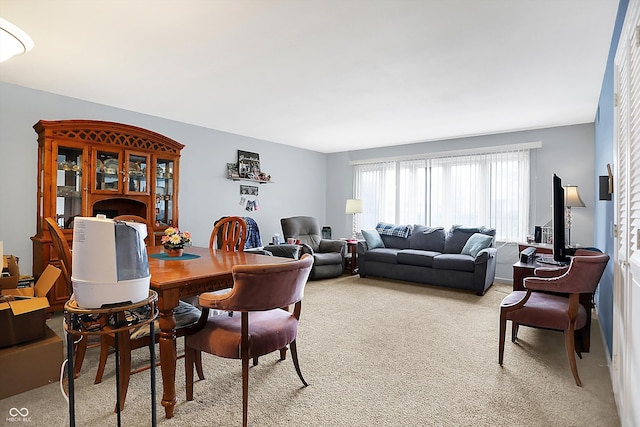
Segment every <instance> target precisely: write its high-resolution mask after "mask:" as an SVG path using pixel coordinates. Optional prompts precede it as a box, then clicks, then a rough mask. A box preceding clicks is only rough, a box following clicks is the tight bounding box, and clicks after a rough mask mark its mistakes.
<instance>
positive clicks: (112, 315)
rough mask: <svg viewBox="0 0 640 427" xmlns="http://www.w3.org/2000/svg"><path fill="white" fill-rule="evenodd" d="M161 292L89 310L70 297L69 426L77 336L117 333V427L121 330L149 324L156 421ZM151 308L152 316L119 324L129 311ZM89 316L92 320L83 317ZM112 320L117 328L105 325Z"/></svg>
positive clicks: (72, 423) (67, 323)
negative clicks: (157, 336) (158, 304)
mask: <svg viewBox="0 0 640 427" xmlns="http://www.w3.org/2000/svg"><path fill="white" fill-rule="evenodd" d="M157 301H158V294H157V293H156V292H155V291H152V290H150V291H149V297H147V298H146V299H144V300H142V301H140V302H137V303H135V304H129V303H126V304H119V305H113V306H109V307H103V308H96V309H88V308H81V307H78V305H77V303H76V301H75V300H69V301H67V303H66V304H65V305H64V310H65V324H64V328H65V331H66V332H67V360H68V362H67V378H68V381H69V425H70V426H71V427H75V425H76V414H75V390H74V378H73V377H74V369H73V348H74V337H82V338H83V339H87V336H88V335H104V334H114V339H115V350H116V353H115V358H116V413H117V415H118V427H120V426H121V422H122V419H121V408H120V345H119V342H118V335H119V334H120V333H121V332H124V331H127V332H128V331H129V330H130V329H132V328H137V327H139V326H144V325H147V324H148V325H149V336H150V337H152V338H151V340H150V342H149V357H150V362H151V425H152V426H153V427H155V426H156V424H157V416H156V370H155V367H156V353H155V340H154V339H153V337H154V335H155V329H154V326H155V325H154V320H155V318H156V317H157V315H158V310H157V307H156V302H157ZM145 306H148V307H149V315H148V316H147V317H145V318H142V319H139V320H138V321H136V322H126V323H125V324H124V325H122V324H118V318H119V317H121V316H120V315H122V314H124V312H126V311H132V310H135V309H137V308H141V307H145ZM83 316H86V318H88V319H93V321H88V322H87V321H85V320H83V319H84V318H85V317H83ZM110 320H112V321H113V323H114V324H115V325H116V326H115V327H108V328H107V327H106V326H107V325H109V323H110Z"/></svg>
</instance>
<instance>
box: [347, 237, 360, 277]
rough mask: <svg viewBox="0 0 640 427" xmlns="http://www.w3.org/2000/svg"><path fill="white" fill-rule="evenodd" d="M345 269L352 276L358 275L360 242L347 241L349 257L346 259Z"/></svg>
mask: <svg viewBox="0 0 640 427" xmlns="http://www.w3.org/2000/svg"><path fill="white" fill-rule="evenodd" d="M344 269H345V271H348V272H349V273H350V274H356V273H358V241H357V240H347V256H346V257H345V259H344Z"/></svg>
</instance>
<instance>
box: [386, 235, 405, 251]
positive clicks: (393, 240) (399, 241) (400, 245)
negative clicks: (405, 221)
mask: <svg viewBox="0 0 640 427" xmlns="http://www.w3.org/2000/svg"><path fill="white" fill-rule="evenodd" d="M380 237H381V238H382V241H383V242H384V247H385V248H395V249H409V239H405V238H404V237H398V236H387V235H386V234H382V235H380Z"/></svg>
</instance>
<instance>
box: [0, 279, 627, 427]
mask: <svg viewBox="0 0 640 427" xmlns="http://www.w3.org/2000/svg"><path fill="white" fill-rule="evenodd" d="M508 292H510V286H509V285H505V284H494V285H493V286H492V287H491V288H489V290H488V291H487V293H486V295H484V296H482V297H478V296H476V295H475V294H472V293H468V292H461V291H456V290H451V289H446V288H438V287H430V286H422V285H414V284H409V283H404V282H395V281H388V280H380V279H374V278H366V279H362V278H359V277H358V276H342V277H339V278H337V279H333V280H323V281H316V282H309V283H308V285H307V287H306V292H305V298H304V302H303V307H302V316H301V323H300V330H299V334H298V353H299V357H300V365H301V370H302V373H303V375H304V377H305V379H306V380H307V381H308V382H309V384H310V386H309V387H306V388H304V387H302V384H301V382H300V380H299V379H298V377H297V375H296V372H295V369H294V367H293V362H292V361H291V357H290V356H289V357H287V360H286V361H284V362H280V361H278V354H277V353H273V354H270V355H267V356H264V357H262V358H260V363H259V365H258V366H256V367H251V369H250V373H249V425H253V426H285V425H299V426H549V425H561V426H567V427H568V426H583V425H597V426H605V427H606V426H619V425H620V421H619V419H618V415H617V410H616V406H615V402H614V396H613V392H612V388H611V382H610V377H609V371H608V367H607V360H606V357H605V352H604V349H603V344H602V340H601V336H600V334H599V325H598V322H597V319H596V320H595V322H594V324H593V325H592V336H591V352H590V353H585V354H584V355H583V359H582V360H578V370H579V373H580V376H581V379H582V382H583V384H584V386H583V387H577V386H576V385H575V382H574V380H573V377H572V375H571V372H570V369H569V365H568V362H567V360H566V355H565V351H564V340H563V336H562V333H560V332H553V331H545V330H538V329H533V328H526V327H522V328H520V332H519V342H518V343H516V344H513V343H511V342H510V341H509V338H508V337H507V342H506V349H505V360H504V366H503V367H500V366H499V365H498V362H497V360H498V312H499V308H498V307H499V304H500V301H501V300H502V298H503V297H504V296H505V295H506V294H507V293H508ZM48 323H49V325H50V326H51V327H52V329H54V330H56V331H57V332H58V333H59V334H61V330H62V325H61V316H60V315H57V316H55V317H53V318H52V319H51V320H49V321H48ZM182 346H183V340H182V339H179V340H178V348H179V352H181V348H182ZM156 348H157V347H156ZM98 350H99V349H98V348H93V349H89V351H88V353H87V356H86V359H85V362H84V365H83V368H82V373H81V376H80V378H78V379H77V380H76V382H75V385H76V425H78V426H113V425H116V415H115V414H114V413H113V408H114V405H115V377H114V371H115V367H114V365H115V364H114V361H113V356H110V358H109V362H108V364H107V369H106V371H105V375H104V379H103V382H102V383H101V384H98V385H94V384H93V379H94V376H95V372H96V366H97V361H98V353H99V351H98ZM43 356H44V355H43ZM148 357H149V354H148V351H146V350H144V349H140V350H136V351H135V352H134V365H136V364H137V365H142V364H144V362H145V361H146V360H148ZM203 363H204V371H205V376H206V379H205V380H203V381H196V383H195V385H194V400H193V401H192V402H187V401H186V400H185V393H184V390H185V387H184V384H185V379H184V360H182V359H181V360H179V361H178V364H177V374H176V389H177V394H178V404H177V405H176V408H175V417H174V418H172V419H165V418H164V408H163V407H162V406H161V405H160V400H161V398H162V379H161V376H160V370H159V369H158V370H157V373H158V374H157V408H158V425H160V426H195V425H200V426H238V425H241V424H242V397H241V396H242V395H241V367H240V361H238V360H226V359H221V358H217V357H214V356H211V355H206V354H203ZM0 368H1V367H0ZM149 380H150V377H149V371H146V372H143V373H139V374H136V375H134V376H132V378H131V383H130V386H129V392H128V395H127V401H126V406H125V408H124V410H123V412H122V425H124V426H146V425H150V424H151V409H150V394H149V391H150V385H149V382H150V381H149ZM12 407H18V408H22V407H26V408H28V409H29V412H30V421H29V425H31V426H40V425H42V426H45V425H46V426H64V425H69V424H68V423H69V421H68V415H67V413H68V412H67V406H66V402H65V400H64V398H63V396H62V395H61V393H60V390H59V386H58V384H50V385H47V386H44V387H40V388H38V389H35V390H32V391H29V392H26V393H22V394H19V395H16V396H12V397H9V398H7V399H4V400H1V401H0V425H4V424H3V423H5V424H7V425H16V424H15V422H13V423H12V422H10V421H6V419H5V418H6V417H7V414H8V412H9V410H10V408H12Z"/></svg>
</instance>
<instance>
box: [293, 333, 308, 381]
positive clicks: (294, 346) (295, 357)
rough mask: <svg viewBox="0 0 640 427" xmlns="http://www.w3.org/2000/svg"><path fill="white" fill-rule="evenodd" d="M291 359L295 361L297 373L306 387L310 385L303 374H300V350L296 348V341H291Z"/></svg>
mask: <svg viewBox="0 0 640 427" xmlns="http://www.w3.org/2000/svg"><path fill="white" fill-rule="evenodd" d="M291 358H292V359H293V366H294V367H295V368H296V372H297V373H298V378H300V381H302V384H304V386H305V387H307V386H308V385H309V384H307V382H306V381H305V380H304V378H303V377H302V372H300V364H299V363H298V348H297V347H296V340H293V341H291Z"/></svg>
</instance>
